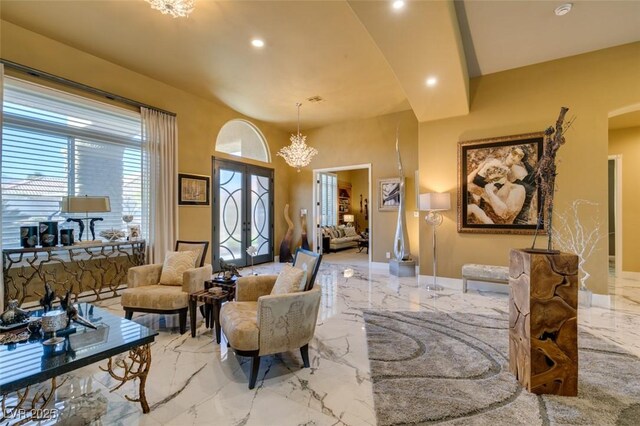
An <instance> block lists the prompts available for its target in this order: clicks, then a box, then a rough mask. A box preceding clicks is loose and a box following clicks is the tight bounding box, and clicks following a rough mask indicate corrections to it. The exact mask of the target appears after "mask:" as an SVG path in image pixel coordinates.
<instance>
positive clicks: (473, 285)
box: [420, 275, 509, 294]
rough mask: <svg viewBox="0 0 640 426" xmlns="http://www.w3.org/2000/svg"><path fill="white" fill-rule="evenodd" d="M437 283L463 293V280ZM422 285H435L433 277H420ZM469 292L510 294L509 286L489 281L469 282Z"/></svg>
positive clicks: (441, 278) (448, 279)
mask: <svg viewBox="0 0 640 426" xmlns="http://www.w3.org/2000/svg"><path fill="white" fill-rule="evenodd" d="M436 282H437V284H438V285H439V286H441V287H444V288H448V289H451V290H458V291H462V278H448V277H438V279H437V281H436ZM420 283H421V284H422V283H433V276H432V275H420ZM467 290H475V291H488V292H491V293H503V294H509V285H508V284H498V283H490V282H487V281H474V280H467Z"/></svg>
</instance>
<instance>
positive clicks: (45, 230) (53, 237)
mask: <svg viewBox="0 0 640 426" xmlns="http://www.w3.org/2000/svg"><path fill="white" fill-rule="evenodd" d="M38 227H39V229H40V245H41V246H42V247H55V246H57V245H58V222H40V223H39V224H38Z"/></svg>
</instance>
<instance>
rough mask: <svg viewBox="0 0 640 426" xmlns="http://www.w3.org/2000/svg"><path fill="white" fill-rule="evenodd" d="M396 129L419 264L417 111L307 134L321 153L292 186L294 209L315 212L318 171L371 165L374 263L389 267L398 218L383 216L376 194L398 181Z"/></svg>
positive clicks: (413, 245) (389, 214)
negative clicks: (388, 181)
mask: <svg viewBox="0 0 640 426" xmlns="http://www.w3.org/2000/svg"><path fill="white" fill-rule="evenodd" d="M397 126H399V128H400V153H401V156H402V162H403V166H404V173H405V177H406V194H407V196H406V202H407V204H406V207H407V214H406V218H407V227H408V232H409V242H410V245H411V254H412V256H413V257H414V258H416V259H417V256H418V244H419V240H418V219H417V218H414V217H413V211H414V209H415V208H416V206H415V193H414V191H415V189H414V171H415V170H417V167H418V161H417V152H418V123H417V120H416V118H415V116H414V114H413V112H411V111H405V112H401V113H396V114H388V115H384V116H379V117H375V118H370V119H364V120H356V121H350V122H345V123H338V124H333V125H330V126H325V127H322V128H317V129H313V130H310V131H307V132H306V134H307V136H308V137H307V143H309V144H311V145H312V146H314V147H316V148H318V151H319V154H318V155H317V156H316V158H314V160H313V162H312V163H311V165H310V166H309V167H307V168H306V169H304V170H302V171H301V172H300V174H298V175H297V176H294V179H293V181H292V182H291V200H292V204H293V205H294V206H295V208H296V209H299V208H307V209H309V211H311V205H312V197H313V195H312V191H313V184H312V180H313V176H312V174H313V173H312V170H313V169H330V168H332V167H343V166H350V165H360V164H371V184H372V199H371V200H369V219H370V223H369V225H370V226H369V229H370V232H371V236H370V245H371V252H372V260H373V261H374V262H388V260H387V259H386V257H385V253H386V252H390V253H392V255H393V238H394V234H395V228H396V221H397V217H398V215H397V213H396V212H386V211H385V212H379V211H378V208H377V203H378V196H377V194H376V190H377V185H378V179H381V178H390V177H396V176H398V168H397V163H396V155H395V134H396V127H397ZM303 133H304V132H303ZM364 198H366V197H364ZM358 203H359V195H358ZM358 209H359V205H358ZM358 211H359V210H358ZM309 226H310V228H309V235H311V223H310V225H309ZM294 241H297V240H294Z"/></svg>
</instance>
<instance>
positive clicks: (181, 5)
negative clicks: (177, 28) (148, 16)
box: [146, 0, 196, 18]
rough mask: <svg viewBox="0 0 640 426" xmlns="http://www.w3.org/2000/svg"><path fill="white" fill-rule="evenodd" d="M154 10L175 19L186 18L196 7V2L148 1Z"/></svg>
mask: <svg viewBox="0 0 640 426" xmlns="http://www.w3.org/2000/svg"><path fill="white" fill-rule="evenodd" d="M146 1H147V3H149V4H150V5H151V8H152V9H155V10H158V11H160V13H162V14H163V15H171V16H173V17H174V18H186V17H187V16H189V14H190V13H191V12H193V10H194V9H195V7H196V0H146Z"/></svg>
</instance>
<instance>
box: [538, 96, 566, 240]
mask: <svg viewBox="0 0 640 426" xmlns="http://www.w3.org/2000/svg"><path fill="white" fill-rule="evenodd" d="M567 111H569V108H567V107H562V108H560V114H559V115H558V119H557V120H556V126H555V128H553V127H549V128H548V129H547V130H545V131H544V150H543V153H542V158H540V161H539V162H538V165H537V166H536V170H535V179H536V184H537V185H538V188H540V193H541V194H542V199H541V200H540V211H539V214H538V224H537V226H536V232H535V235H534V237H533V244H532V245H531V249H534V248H535V246H536V238H537V237H538V231H539V230H540V228H541V227H542V226H543V225H545V226H544V228H545V229H546V231H547V235H548V240H547V251H553V197H554V195H555V184H556V176H557V171H556V154H557V153H558V150H559V149H560V147H561V146H562V145H563V144H564V142H565V139H564V133H565V132H566V130H567V129H568V128H569V127H570V126H571V123H572V122H573V121H571V122H569V123H567V125H566V126H565V125H564V116H565V115H566V114H567Z"/></svg>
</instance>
